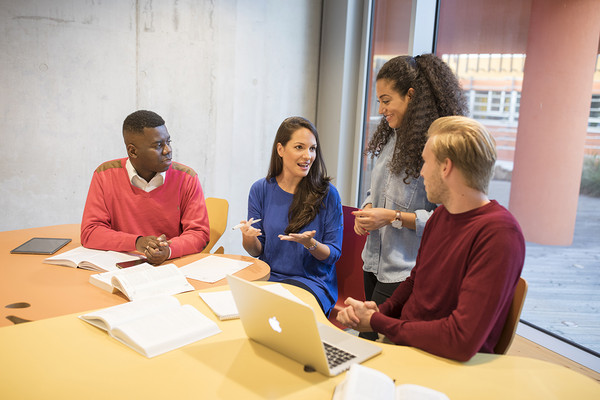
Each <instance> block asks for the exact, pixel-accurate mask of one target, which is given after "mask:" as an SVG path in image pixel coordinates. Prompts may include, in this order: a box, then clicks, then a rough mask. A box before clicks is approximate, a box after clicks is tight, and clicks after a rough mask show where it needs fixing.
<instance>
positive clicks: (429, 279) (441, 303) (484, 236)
mask: <svg viewBox="0 0 600 400" xmlns="http://www.w3.org/2000/svg"><path fill="white" fill-rule="evenodd" d="M524 259H525V242H524V239H523V234H522V233H521V229H520V227H519V224H518V223H517V221H516V220H515V219H514V217H513V216H512V215H511V214H510V213H509V212H508V211H507V210H506V209H505V208H504V207H502V206H501V205H499V204H498V203H497V202H496V201H492V202H490V203H489V204H487V205H485V206H483V207H480V208H478V209H475V210H472V211H469V212H466V213H462V214H450V213H449V212H448V211H447V210H446V208H445V207H443V206H440V207H438V208H437V209H436V210H435V212H434V213H433V215H432V216H431V218H430V219H429V221H428V222H427V225H426V226H425V231H424V233H423V239H422V241H421V247H420V249H419V254H418V256H417V262H416V266H415V267H414V268H413V270H412V272H411V275H410V277H409V278H408V279H407V280H406V281H404V282H402V283H401V284H400V286H398V288H397V289H396V291H395V292H394V294H393V295H392V296H391V297H390V298H389V299H388V300H387V301H386V302H385V303H383V304H382V305H381V306H380V307H379V311H380V312H379V313H375V314H373V316H372V317H371V327H372V328H373V329H374V330H375V331H376V332H380V333H382V334H384V335H386V336H387V337H388V338H389V339H390V340H391V341H393V342H394V343H397V344H403V345H408V346H413V347H418V348H420V349H422V350H425V351H427V352H430V353H432V354H435V355H438V356H442V357H447V358H451V359H455V360H459V361H467V360H469V359H470V358H471V357H472V356H473V355H474V354H475V353H477V352H484V353H493V349H494V347H495V345H496V344H497V342H498V339H499V337H500V333H501V332H502V328H503V326H504V323H505V321H506V316H507V315H508V309H509V307H510V303H511V301H512V297H513V294H514V290H515V286H516V284H517V281H518V279H519V276H520V275H521V270H522V268H523V262H524Z"/></svg>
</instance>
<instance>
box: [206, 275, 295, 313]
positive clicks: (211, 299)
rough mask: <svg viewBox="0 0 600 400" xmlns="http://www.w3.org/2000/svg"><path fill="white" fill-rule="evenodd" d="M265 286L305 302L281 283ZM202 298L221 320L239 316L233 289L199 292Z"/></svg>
mask: <svg viewBox="0 0 600 400" xmlns="http://www.w3.org/2000/svg"><path fill="white" fill-rule="evenodd" d="M264 288H265V289H266V290H268V291H270V292H273V293H277V294H278V295H280V296H283V297H286V298H288V299H290V300H294V301H297V302H298V303H303V304H306V303H304V302H303V301H302V300H300V299H299V298H298V297H296V296H294V295H293V294H292V292H290V291H289V290H287V289H286V288H284V287H283V286H282V285H281V283H273V284H271V285H266V286H264ZM198 295H199V296H200V298H201V299H202V300H204V302H205V303H206V305H208V307H209V308H210V309H211V310H212V312H214V313H215V315H216V316H217V317H219V319H220V320H222V321H223V320H227V319H235V318H239V317H240V315H239V313H238V309H237V306H236V305H235V300H233V295H232V294H231V290H220V291H218V292H200V293H198Z"/></svg>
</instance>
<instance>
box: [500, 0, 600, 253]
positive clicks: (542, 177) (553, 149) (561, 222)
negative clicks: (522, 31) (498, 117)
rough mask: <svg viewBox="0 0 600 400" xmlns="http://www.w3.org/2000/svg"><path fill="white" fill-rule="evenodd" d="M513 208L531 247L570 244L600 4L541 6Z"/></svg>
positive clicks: (526, 84)
mask: <svg viewBox="0 0 600 400" xmlns="http://www.w3.org/2000/svg"><path fill="white" fill-rule="evenodd" d="M531 7H532V8H531V18H530V24H529V35H528V39H527V58H526V61H525V73H524V78H523V89H522V95H521V107H520V116H519V127H518V132H517V141H516V150H515V164H514V171H513V177H512V188H511V194H510V202H509V208H510V210H511V212H512V213H513V214H514V215H515V216H516V218H517V219H518V221H519V223H520V224H521V227H522V229H523V233H524V234H525V238H526V240H527V241H531V242H536V243H540V244H549V245H570V244H571V243H572V241H573V232H574V229H575V214H576V211H577V201H578V198H579V185H580V181H581V166H582V163H583V154H584V144H585V136H586V132H587V122H588V116H589V111H590V101H591V95H592V79H593V72H594V66H595V63H596V57H597V55H598V39H599V37H600V1H598V0H533V1H532V5H531Z"/></svg>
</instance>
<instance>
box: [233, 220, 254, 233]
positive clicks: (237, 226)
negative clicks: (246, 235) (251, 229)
mask: <svg viewBox="0 0 600 400" xmlns="http://www.w3.org/2000/svg"><path fill="white" fill-rule="evenodd" d="M258 221H260V218H259V219H255V220H254V221H252V222H250V225H252V224H253V223H255V222H258ZM244 225H246V224H237V225H236V226H234V227H233V228H231V229H233V230H236V229H240V228H241V227H242V226H244Z"/></svg>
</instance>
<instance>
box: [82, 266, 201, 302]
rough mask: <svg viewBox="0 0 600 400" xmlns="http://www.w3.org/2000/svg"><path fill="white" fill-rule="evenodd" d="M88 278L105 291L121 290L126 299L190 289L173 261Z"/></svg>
mask: <svg viewBox="0 0 600 400" xmlns="http://www.w3.org/2000/svg"><path fill="white" fill-rule="evenodd" d="M89 281H90V283H91V284H92V285H95V286H98V287H99V288H100V289H104V290H106V291H107V292H112V293H117V292H121V293H123V294H124V295H125V296H127V298H128V299H129V300H138V299H144V298H147V297H152V296H158V295H171V294H177V293H183V292H189V291H190V290H194V287H193V286H192V285H191V284H190V283H189V282H188V281H187V279H185V276H183V274H182V273H181V272H180V271H179V268H177V266H176V265H175V264H166V265H161V266H158V267H153V266H152V265H150V264H148V263H143V264H140V265H136V266H134V267H130V268H124V269H119V270H116V271H108V272H102V273H101V274H94V275H90V279H89Z"/></svg>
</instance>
